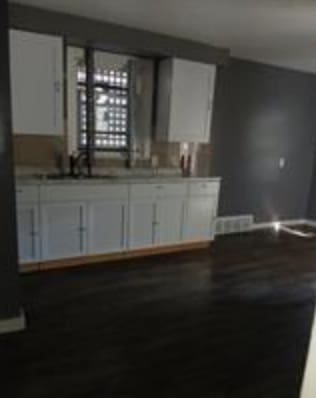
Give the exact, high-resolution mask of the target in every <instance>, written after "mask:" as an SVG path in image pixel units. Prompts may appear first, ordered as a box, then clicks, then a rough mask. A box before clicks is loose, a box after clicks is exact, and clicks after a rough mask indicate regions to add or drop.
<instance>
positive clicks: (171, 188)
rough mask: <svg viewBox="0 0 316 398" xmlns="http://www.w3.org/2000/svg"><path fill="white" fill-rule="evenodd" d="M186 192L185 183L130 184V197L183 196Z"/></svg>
mask: <svg viewBox="0 0 316 398" xmlns="http://www.w3.org/2000/svg"><path fill="white" fill-rule="evenodd" d="M186 193H187V185H186V183H172V184H171V183H161V184H160V183H156V184H132V185H131V187H130V194H131V198H132V199H133V198H157V197H158V198H159V197H175V196H176V197H177V196H180V197H183V196H185V195H186Z"/></svg>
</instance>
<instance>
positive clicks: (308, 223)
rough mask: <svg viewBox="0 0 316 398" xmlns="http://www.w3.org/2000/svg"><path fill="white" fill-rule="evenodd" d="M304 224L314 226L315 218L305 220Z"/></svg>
mask: <svg viewBox="0 0 316 398" xmlns="http://www.w3.org/2000/svg"><path fill="white" fill-rule="evenodd" d="M305 224H306V225H308V226H309V227H314V228H316V221H315V220H305Z"/></svg>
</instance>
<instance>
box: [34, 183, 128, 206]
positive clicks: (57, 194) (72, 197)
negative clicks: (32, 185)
mask: <svg viewBox="0 0 316 398" xmlns="http://www.w3.org/2000/svg"><path fill="white" fill-rule="evenodd" d="M103 199H105V200H106V199H120V200H127V199H128V186H127V185H91V184H86V185H85V184H80V185H77V184H76V185H75V184H74V185H68V186H65V185H50V186H43V187H41V200H42V201H43V202H59V201H72V202H73V201H82V200H103Z"/></svg>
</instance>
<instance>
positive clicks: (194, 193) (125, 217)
mask: <svg viewBox="0 0 316 398" xmlns="http://www.w3.org/2000/svg"><path fill="white" fill-rule="evenodd" d="M218 192H219V182H211V181H209V182H207V181H206V182H199V181H196V182H190V181H187V180H184V181H183V182H175V183H171V182H170V183H166V182H163V183H157V184H154V183H130V184H125V185H124V184H104V185H102V184H95V185H94V184H91V185H89V184H84V183H80V184H69V185H66V184H59V185H58V184H57V183H56V185H55V184H47V185H45V184H43V185H35V186H31V185H29V186H22V187H19V188H18V189H17V203H18V206H17V221H18V243H19V258H20V263H22V264H23V263H28V262H40V261H49V260H58V259H66V258H71V257H74V258H75V257H80V256H86V255H100V254H108V253H115V252H121V251H125V250H128V249H141V248H150V247H153V246H167V245H173V244H178V243H181V242H189V241H196V242H197V241H208V240H212V239H213V238H214V221H215V217H216V212H217V201H218Z"/></svg>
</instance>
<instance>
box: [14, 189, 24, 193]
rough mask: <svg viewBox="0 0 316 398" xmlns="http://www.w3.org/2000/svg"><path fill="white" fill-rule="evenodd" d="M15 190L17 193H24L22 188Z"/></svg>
mask: <svg viewBox="0 0 316 398" xmlns="http://www.w3.org/2000/svg"><path fill="white" fill-rule="evenodd" d="M15 192H16V193H23V190H22V189H16V190H15Z"/></svg>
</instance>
